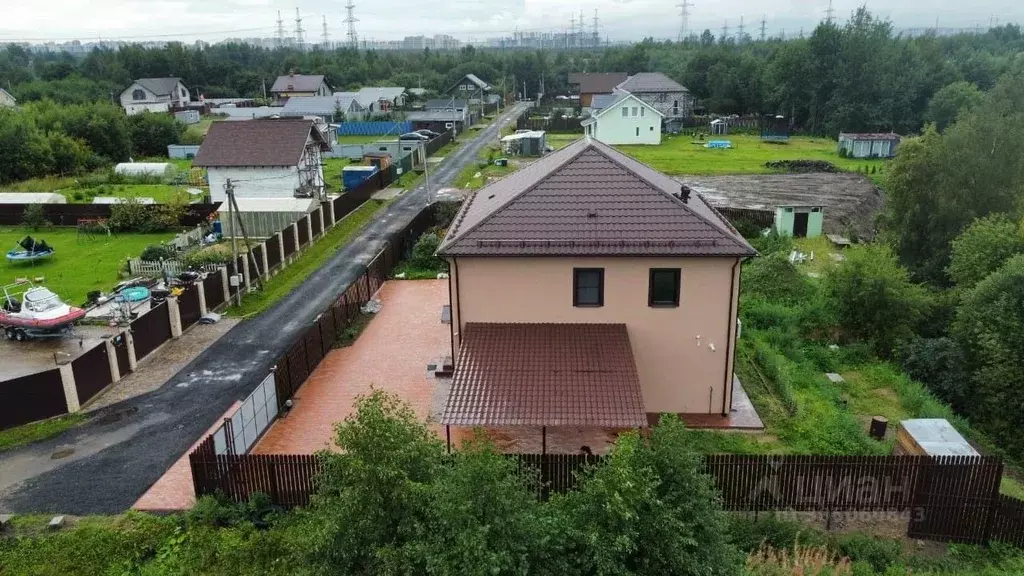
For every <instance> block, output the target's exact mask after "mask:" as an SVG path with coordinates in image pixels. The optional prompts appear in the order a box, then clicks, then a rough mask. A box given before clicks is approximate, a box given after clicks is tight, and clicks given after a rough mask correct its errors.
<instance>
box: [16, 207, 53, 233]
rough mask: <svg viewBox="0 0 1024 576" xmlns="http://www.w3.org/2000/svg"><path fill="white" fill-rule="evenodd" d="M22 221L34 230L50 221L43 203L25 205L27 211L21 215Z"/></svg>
mask: <svg viewBox="0 0 1024 576" xmlns="http://www.w3.org/2000/svg"><path fill="white" fill-rule="evenodd" d="M21 221H22V222H24V223H25V226H28V227H29V228H31V229H33V230H38V229H40V228H42V227H43V226H46V225H48V224H49V223H50V221H49V220H47V219H46V214H45V213H44V212H43V205H42V204H29V205H27V206H25V211H24V212H23V213H22V215H21Z"/></svg>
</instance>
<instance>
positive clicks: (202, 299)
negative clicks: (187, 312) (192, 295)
mask: <svg viewBox="0 0 1024 576" xmlns="http://www.w3.org/2000/svg"><path fill="white" fill-rule="evenodd" d="M193 286H195V289H196V294H197V295H199V315H200V316H206V313H207V312H209V311H210V310H209V309H208V308H207V307H206V285H205V284H203V281H202V280H198V281H196V283H195V284H193Z"/></svg>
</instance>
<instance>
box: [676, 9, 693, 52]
mask: <svg viewBox="0 0 1024 576" xmlns="http://www.w3.org/2000/svg"><path fill="white" fill-rule="evenodd" d="M676 7H677V8H679V38H678V40H679V41H680V42H682V41H683V40H685V39H686V34H687V27H688V26H689V24H690V8H691V7H693V4H690V0H683V1H682V3H680V4H676Z"/></svg>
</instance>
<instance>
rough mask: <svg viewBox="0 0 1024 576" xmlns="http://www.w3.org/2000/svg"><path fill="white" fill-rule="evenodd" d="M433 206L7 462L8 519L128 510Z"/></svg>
mask: <svg viewBox="0 0 1024 576" xmlns="http://www.w3.org/2000/svg"><path fill="white" fill-rule="evenodd" d="M523 110H525V105H522V104H519V105H517V106H515V107H513V108H511V109H509V110H508V111H506V112H505V113H503V114H502V116H501V117H500V118H499V119H498V120H496V121H495V122H492V123H491V125H490V126H488V127H486V128H484V129H482V130H480V132H479V133H478V134H477V135H476V136H475V137H474V138H473V139H472V140H469V141H467V142H465V143H464V144H463V145H462V146H461V147H459V148H458V149H457V150H456V151H455V152H454V153H452V154H451V155H449V156H448V157H447V158H445V159H444V160H443V161H442V162H440V163H439V164H436V165H432V166H431V170H430V194H431V195H433V194H434V193H436V191H437V190H438V189H440V188H444V187H449V186H451V184H452V182H453V181H454V179H455V177H456V176H457V175H458V173H459V172H460V171H461V170H462V169H463V168H464V167H465V166H466V165H468V164H469V163H471V162H474V161H476V157H477V154H478V153H479V151H480V150H481V149H482V148H483V147H484V145H485V144H486V143H487V142H488V141H491V140H495V139H496V138H497V136H498V132H499V131H500V128H501V126H502V125H503V124H505V123H507V122H509V121H511V120H512V119H514V118H515V117H517V116H518V115H519V114H520V113H522V111H523ZM430 197H432V196H430ZM427 198H428V191H427V186H426V185H425V184H424V185H421V186H419V187H418V188H416V189H415V190H412V191H410V192H407V193H406V194H404V195H403V196H401V197H400V198H399V199H398V200H396V201H395V202H393V203H392V204H391V205H390V206H388V208H387V210H386V211H385V212H382V213H380V214H379V215H378V217H377V218H376V219H375V220H373V221H372V222H371V223H370V224H368V225H367V226H366V228H365V229H363V231H362V232H361V233H360V234H359V235H358V236H356V237H355V238H353V239H352V241H351V242H350V243H349V244H348V245H347V246H346V247H344V248H343V249H341V250H339V251H338V252H337V253H336V254H335V255H334V256H333V257H332V258H331V259H330V261H329V262H328V263H327V264H325V265H324V266H323V267H321V268H320V269H318V270H317V271H316V272H314V273H313V274H312V275H310V277H309V278H307V279H306V281H305V282H303V283H302V285H300V286H299V287H298V288H296V289H295V290H294V291H293V292H292V293H291V294H289V295H288V296H287V297H285V298H284V299H282V300H281V301H280V302H278V303H277V304H276V305H274V306H273V307H272V308H271V309H269V310H267V311H266V312H264V313H263V314H261V315H260V316H258V317H256V318H253V319H251V320H248V321H245V322H242V323H241V324H239V325H238V326H236V327H235V328H233V329H232V330H231V331H229V332H228V333H227V334H225V335H224V337H223V338H221V339H220V340H218V341H217V342H215V343H214V344H213V345H212V346H210V347H209V348H208V349H206V350H205V351H203V353H202V354H200V355H199V356H198V357H197V358H196V359H195V360H193V361H192V362H191V363H190V364H189V365H188V366H186V367H185V368H183V369H182V370H181V371H180V372H178V374H176V375H175V376H174V377H173V378H171V379H170V380H169V381H168V382H166V383H165V384H164V385H163V386H162V387H160V388H158V389H157V390H155V391H153V392H150V393H148V394H145V395H142V396H138V397H136V398H133V399H130V400H126V401H124V402H121V403H119V404H115V405H112V406H109V407H107V408H105V409H103V410H101V411H100V412H99V413H97V414H96V416H94V417H93V418H92V419H90V420H89V421H88V422H86V423H85V424H83V425H81V426H79V427H77V428H74V429H72V430H69V431H68V432H66V433H64V434H62V435H61V436H58V437H56V438H52V439H49V440H45V441H42V442H38V443H35V444H32V445H29V446H25V447H23V448H19V449H17V450H12V451H8V452H3V453H0V512H8V513H10V512H18V513H29V512H36V513H62V514H74V515H83V514H112V513H117V512H121V511H124V510H126V509H128V508H130V507H131V505H132V504H134V503H135V501H136V500H137V499H138V498H139V497H140V496H141V495H142V494H143V493H144V492H145V491H146V490H147V489H148V488H149V487H150V486H151V485H152V484H153V483H154V482H156V480H157V479H159V477H160V476H161V475H162V474H163V473H164V471H166V470H167V469H168V468H169V467H170V466H171V465H172V464H173V463H174V462H175V461H176V460H177V459H178V458H179V457H180V456H181V455H182V454H183V453H184V452H185V451H186V450H188V448H189V447H190V446H191V445H192V444H193V443H194V442H195V441H196V440H198V439H199V437H200V436H201V435H202V434H203V433H205V431H206V430H207V429H209V428H210V427H211V426H212V425H213V424H214V422H215V421H216V420H217V419H218V418H219V417H220V416H221V415H222V414H224V412H225V411H227V409H228V408H229V407H230V406H231V405H232V404H233V403H234V402H235V401H236V400H242V399H244V398H245V397H246V396H248V395H249V393H250V392H251V391H252V390H253V389H255V388H256V386H257V385H258V384H259V383H260V381H261V380H262V379H263V378H264V377H265V376H266V375H267V373H268V371H269V370H270V368H271V367H272V366H273V365H274V363H275V362H276V361H277V359H278V358H280V357H281V355H282V354H284V353H285V352H286V351H287V350H288V348H289V347H290V346H291V345H292V343H293V341H294V340H295V338H296V337H297V336H298V335H299V334H300V333H302V332H303V331H304V330H306V329H307V328H308V327H309V326H310V324H311V323H312V322H313V321H314V320H315V319H316V317H317V316H318V315H319V314H320V313H321V312H322V311H323V310H325V309H326V308H327V306H328V305H329V304H330V303H331V302H332V301H334V300H335V299H336V298H337V297H338V296H339V295H340V294H341V293H342V292H344V291H345V289H346V288H347V287H348V286H349V284H351V283H352V282H354V281H355V280H356V279H357V278H358V277H359V276H360V275H361V274H362V273H363V271H364V270H365V269H366V266H367V264H369V262H370V261H371V259H372V258H373V257H374V255H376V254H377V253H378V252H379V251H380V250H381V249H382V248H383V247H384V242H385V240H386V239H387V238H388V237H389V236H391V235H392V234H393V233H395V232H397V231H400V230H401V229H402V228H403V227H404V226H405V225H407V224H408V223H409V222H410V221H411V220H412V219H413V217H415V216H416V214H418V213H419V212H420V211H421V210H422V209H423V208H424V206H425V205H426V201H427ZM54 456H58V457H56V458H55V457H54Z"/></svg>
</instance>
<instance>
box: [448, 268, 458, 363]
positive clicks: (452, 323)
mask: <svg viewBox="0 0 1024 576" xmlns="http://www.w3.org/2000/svg"><path fill="white" fill-rule="evenodd" d="M454 266H455V258H452V267H453V268H454ZM456 281H458V278H456ZM451 304H452V276H451V274H449V275H448V305H449V306H451ZM450 315H451V317H450V318H449V319H448V320H449V322H448V334H449V336H450V337H451V339H450V341H449V343H450V344H451V346H452V362H455V311H454V310H452V311H451V314H450Z"/></svg>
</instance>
